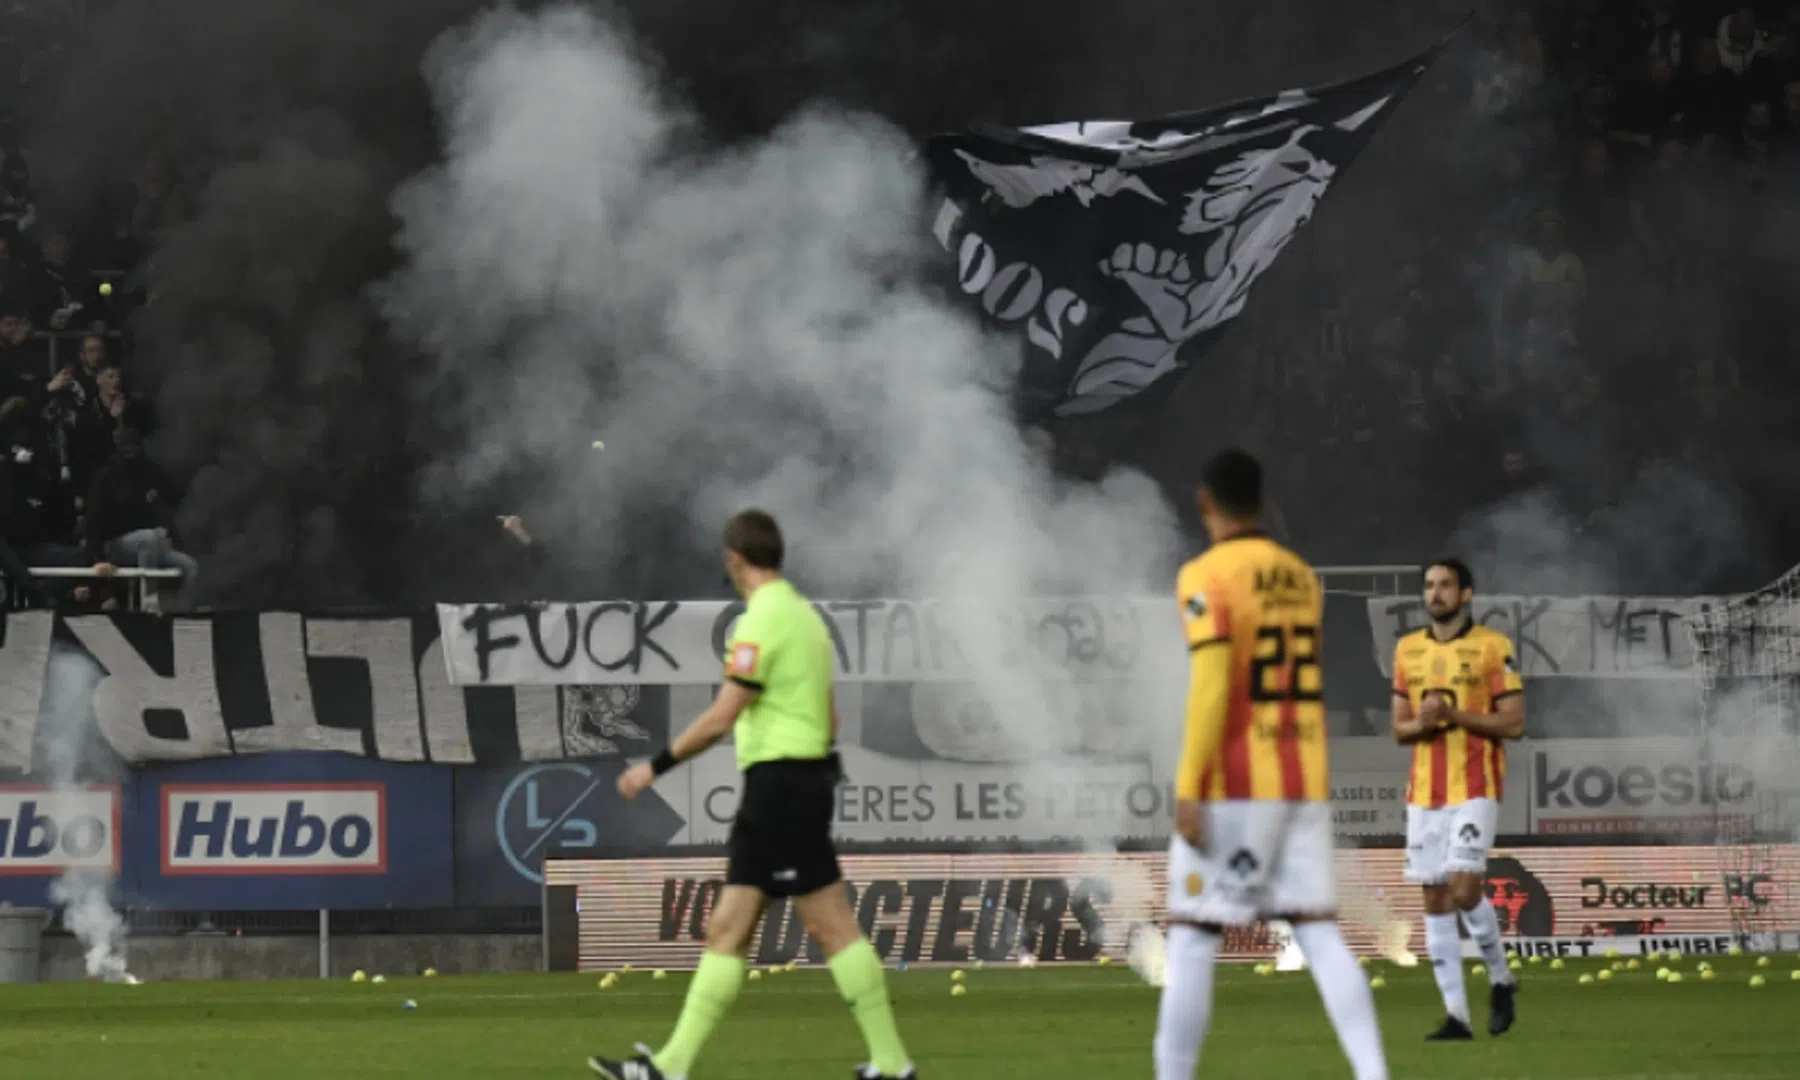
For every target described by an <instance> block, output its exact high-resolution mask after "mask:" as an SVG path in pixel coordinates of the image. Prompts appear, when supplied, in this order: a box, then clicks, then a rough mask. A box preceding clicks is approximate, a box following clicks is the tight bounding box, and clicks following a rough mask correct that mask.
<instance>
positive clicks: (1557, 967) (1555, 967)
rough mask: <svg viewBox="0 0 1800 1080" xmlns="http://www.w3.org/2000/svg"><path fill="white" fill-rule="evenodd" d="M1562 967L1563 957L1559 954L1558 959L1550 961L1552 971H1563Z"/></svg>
mask: <svg viewBox="0 0 1800 1080" xmlns="http://www.w3.org/2000/svg"><path fill="white" fill-rule="evenodd" d="M1562 969H1563V962H1562V957H1560V956H1559V957H1557V958H1556V959H1554V960H1552V961H1550V970H1551V971H1561V970H1562Z"/></svg>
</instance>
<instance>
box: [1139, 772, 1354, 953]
mask: <svg viewBox="0 0 1800 1080" xmlns="http://www.w3.org/2000/svg"><path fill="white" fill-rule="evenodd" d="M1201 821H1202V824H1203V827H1204V829H1205V835H1204V836H1203V837H1202V842H1203V843H1204V844H1205V850H1203V851H1202V850H1196V849H1195V848H1193V847H1192V846H1190V845H1189V844H1188V842H1187V841H1186V840H1183V839H1182V838H1181V837H1179V836H1176V837H1174V838H1173V839H1171V840H1170V841H1169V917H1170V918H1172V919H1178V920H1182V921H1185V922H1196V923H1212V924H1217V925H1220V926H1249V925H1251V924H1252V923H1256V922H1260V921H1262V920H1264V919H1288V920H1302V919H1307V918H1329V917H1330V916H1332V915H1335V914H1336V913H1337V883H1336V879H1335V874H1334V871H1333V867H1332V848H1333V842H1332V828H1331V804H1330V803H1328V802H1281V801H1278V800H1273V799H1268V800H1264V799H1256V800H1250V799H1245V800H1234V801H1221V802H1208V803H1206V804H1204V805H1203V806H1202V807H1201Z"/></svg>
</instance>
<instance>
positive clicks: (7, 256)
mask: <svg viewBox="0 0 1800 1080" xmlns="http://www.w3.org/2000/svg"><path fill="white" fill-rule="evenodd" d="M13 243H14V240H13V239H12V238H10V237H8V236H7V235H6V233H5V232H3V231H0V304H5V305H7V306H8V307H18V306H21V305H28V304H30V303H31V278H30V275H29V274H28V273H27V271H26V269H25V264H23V263H21V262H19V261H18V260H17V259H15V258H13Z"/></svg>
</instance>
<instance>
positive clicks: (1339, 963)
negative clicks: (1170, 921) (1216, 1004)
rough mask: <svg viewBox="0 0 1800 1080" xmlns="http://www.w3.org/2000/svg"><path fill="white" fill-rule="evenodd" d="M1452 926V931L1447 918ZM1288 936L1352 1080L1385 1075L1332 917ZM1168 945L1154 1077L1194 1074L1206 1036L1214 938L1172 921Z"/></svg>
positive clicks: (1358, 975)
mask: <svg viewBox="0 0 1800 1080" xmlns="http://www.w3.org/2000/svg"><path fill="white" fill-rule="evenodd" d="M1451 926H1452V929H1453V930H1454V927H1455V922H1454V919H1452V923H1451ZM1294 941H1295V942H1296V943H1297V944H1298V945H1299V946H1300V951H1301V952H1303V953H1305V954H1306V963H1307V966H1308V967H1310V968H1311V969H1312V976H1313V982H1314V983H1315V984H1317V986H1318V988H1319V997H1320V998H1321V999H1323V1000H1324V1002H1325V1015H1327V1016H1329V1017H1330V1018H1331V1026H1332V1027H1333V1028H1335V1029H1336V1030H1337V1036H1338V1044H1339V1045H1340V1046H1342V1047H1343V1048H1344V1056H1345V1057H1347V1058H1349V1059H1350V1068H1351V1071H1352V1072H1354V1073H1355V1076H1356V1080H1388V1071H1387V1055H1386V1053H1385V1052H1384V1051H1383V1050H1382V1048H1381V1025H1380V1023H1379V1022H1378V1021H1377V1020H1376V1018H1375V995H1373V994H1371V993H1370V992H1369V979H1368V976H1367V975H1365V974H1364V973H1363V969H1362V965H1360V964H1358V963H1357V962H1356V956H1355V955H1354V954H1353V953H1351V951H1350V946H1349V945H1347V944H1345V943H1344V935H1343V934H1341V933H1339V931H1338V927H1337V924H1336V923H1333V922H1308V923H1298V924H1296V925H1295V926H1294ZM1168 950H1169V952H1168V967H1167V974H1166V976H1165V980H1164V982H1163V992H1162V1005H1161V1007H1160V1009H1159V1010H1158V1012H1157V1015H1156V1044H1155V1047H1156V1080H1194V1069H1195V1067H1196V1066H1198V1065H1199V1064H1200V1044H1201V1043H1203V1042H1205V1041H1206V1029H1207V1026H1208V1025H1209V1024H1210V1023H1211V1021H1212V1006H1213V965H1214V963H1215V962H1216V961H1217V959H1218V954H1219V939H1218V937H1217V936H1216V935H1213V934H1209V933H1206V932H1205V931H1203V930H1200V929H1197V928H1195V927H1192V926H1185V925H1183V924H1181V923H1176V924H1175V925H1173V926H1170V927H1169V945H1168ZM1458 970H1459V971H1460V970H1461V968H1460V965H1459V966H1458ZM1458 985H1460V983H1459V984H1458Z"/></svg>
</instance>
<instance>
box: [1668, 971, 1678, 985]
mask: <svg viewBox="0 0 1800 1080" xmlns="http://www.w3.org/2000/svg"><path fill="white" fill-rule="evenodd" d="M1668 981H1669V982H1672V983H1678V982H1680V981H1681V972H1679V971H1671V972H1669V978H1668Z"/></svg>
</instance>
